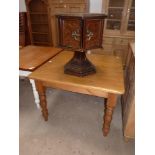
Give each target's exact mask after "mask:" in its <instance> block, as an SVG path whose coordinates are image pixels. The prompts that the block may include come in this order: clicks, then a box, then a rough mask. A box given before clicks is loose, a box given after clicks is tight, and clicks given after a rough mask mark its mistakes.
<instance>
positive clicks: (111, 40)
mask: <svg viewBox="0 0 155 155" xmlns="http://www.w3.org/2000/svg"><path fill="white" fill-rule="evenodd" d="M113 43H114V38H111V37H103V44H113Z"/></svg>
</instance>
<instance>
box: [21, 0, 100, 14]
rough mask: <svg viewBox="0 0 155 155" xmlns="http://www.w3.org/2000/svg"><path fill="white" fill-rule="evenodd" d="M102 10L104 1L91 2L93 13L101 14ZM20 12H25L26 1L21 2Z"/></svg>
mask: <svg viewBox="0 0 155 155" xmlns="http://www.w3.org/2000/svg"><path fill="white" fill-rule="evenodd" d="M101 10H102V0H90V12H91V13H101ZM19 11H20V12H25V11H26V6H25V0H19Z"/></svg>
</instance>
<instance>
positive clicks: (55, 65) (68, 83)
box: [29, 51, 124, 136]
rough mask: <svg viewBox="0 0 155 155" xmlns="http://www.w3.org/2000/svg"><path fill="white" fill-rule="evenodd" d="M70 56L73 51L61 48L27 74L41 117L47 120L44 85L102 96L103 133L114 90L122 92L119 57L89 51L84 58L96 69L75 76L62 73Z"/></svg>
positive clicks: (106, 129)
mask: <svg viewBox="0 0 155 155" xmlns="http://www.w3.org/2000/svg"><path fill="white" fill-rule="evenodd" d="M72 56H73V52H71V51H70V52H69V51H63V52H61V53H60V54H58V55H57V56H56V57H55V58H53V59H51V60H50V61H48V62H47V63H46V64H44V65H43V66H41V67H40V68H38V69H37V70H36V71H34V72H33V73H32V74H30V76H29V78H31V79H34V80H35V83H36V88H37V90H38V94H39V99H40V106H41V108H42V115H43V117H44V120H45V121H47V120H48V109H47V101H46V93H45V92H46V87H53V88H60V89H63V90H68V91H72V92H78V93H83V94H89V95H94V96H100V97H105V98H107V102H106V105H105V110H104V116H103V128H102V131H103V135H104V136H107V135H108V133H109V131H110V124H111V121H112V115H113V110H114V108H115V106H116V103H117V97H118V94H123V93H124V81H123V70H122V63H121V60H120V58H117V57H114V56H107V55H106V56H105V55H96V54H89V55H88V59H90V61H91V62H92V63H93V64H95V65H96V71H97V73H96V74H93V75H89V76H85V77H77V76H73V75H68V74H64V65H65V64H66V63H67V62H68V61H69V60H70V59H71V58H72Z"/></svg>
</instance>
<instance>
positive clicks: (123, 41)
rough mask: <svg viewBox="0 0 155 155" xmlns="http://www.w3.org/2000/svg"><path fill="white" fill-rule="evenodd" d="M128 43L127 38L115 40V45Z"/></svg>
mask: <svg viewBox="0 0 155 155" xmlns="http://www.w3.org/2000/svg"><path fill="white" fill-rule="evenodd" d="M128 42H129V41H128V38H115V44H116V45H127V44H128Z"/></svg>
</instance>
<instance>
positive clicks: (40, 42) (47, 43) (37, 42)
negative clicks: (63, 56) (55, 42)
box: [33, 41, 49, 45]
mask: <svg viewBox="0 0 155 155" xmlns="http://www.w3.org/2000/svg"><path fill="white" fill-rule="evenodd" d="M33 43H34V44H35V43H36V44H46V45H49V42H42V41H33Z"/></svg>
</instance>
